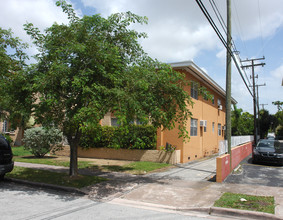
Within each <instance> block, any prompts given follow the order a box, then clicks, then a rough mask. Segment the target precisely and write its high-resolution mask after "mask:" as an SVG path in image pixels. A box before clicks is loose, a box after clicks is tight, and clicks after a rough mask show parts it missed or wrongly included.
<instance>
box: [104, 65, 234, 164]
mask: <svg viewBox="0 0 283 220" xmlns="http://www.w3.org/2000/svg"><path fill="white" fill-rule="evenodd" d="M171 66H172V68H173V69H174V70H176V71H179V72H181V73H184V74H185V76H186V80H188V81H191V82H192V83H191V85H190V86H187V87H186V88H185V90H186V91H187V92H188V93H189V94H190V95H191V97H192V100H193V102H194V105H193V107H191V106H189V108H190V111H191V112H192V118H191V119H190V120H189V121H188V123H187V131H188V133H189V136H190V139H189V140H187V141H184V139H183V138H179V134H178V132H179V131H178V129H177V127H178V126H177V125H176V128H175V129H172V130H170V131H169V130H163V131H162V130H161V129H159V130H158V132H157V149H160V148H161V147H166V146H173V147H175V148H176V150H180V152H181V157H180V162H181V163H186V162H189V161H192V160H196V159H199V158H202V157H206V156H209V155H212V154H215V153H218V151H219V150H218V143H219V141H221V140H224V133H225V97H226V94H225V91H224V89H222V88H221V87H220V86H219V85H218V84H217V83H216V82H215V81H214V80H212V79H211V78H210V77H209V76H208V75H207V74H206V73H205V72H204V71H203V70H202V69H200V68H199V67H198V66H197V65H196V64H194V63H193V62H192V61H186V62H179V63H171ZM199 86H200V87H205V89H206V90H207V91H208V92H209V94H210V95H211V96H212V99H208V98H207V97H205V96H204V97H203V96H201V95H199V92H198V87H199ZM232 103H233V104H236V101H235V100H234V99H233V98H232ZM135 124H138V122H135ZM101 125H102V126H103V125H108V126H117V120H116V118H115V117H114V115H113V114H111V113H108V114H106V115H105V117H104V119H103V120H102V121H101Z"/></svg>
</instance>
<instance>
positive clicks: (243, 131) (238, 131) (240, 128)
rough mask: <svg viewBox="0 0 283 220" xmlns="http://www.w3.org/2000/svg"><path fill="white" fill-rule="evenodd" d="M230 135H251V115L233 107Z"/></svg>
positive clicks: (252, 127)
mask: <svg viewBox="0 0 283 220" xmlns="http://www.w3.org/2000/svg"><path fill="white" fill-rule="evenodd" d="M231 116H232V117H231V124H232V135H234V136H239V135H251V134H253V129H254V125H253V120H254V119H253V115H252V114H250V113H248V112H243V110H242V109H241V108H240V109H238V108H237V106H236V105H234V110H233V111H232V114H231Z"/></svg>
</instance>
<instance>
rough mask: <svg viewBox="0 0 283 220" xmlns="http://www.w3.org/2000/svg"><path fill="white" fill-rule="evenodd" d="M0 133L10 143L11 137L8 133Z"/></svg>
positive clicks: (11, 141)
mask: <svg viewBox="0 0 283 220" xmlns="http://www.w3.org/2000/svg"><path fill="white" fill-rule="evenodd" d="M2 135H3V136H4V137H5V138H6V140H7V141H8V142H9V144H11V145H12V143H13V139H12V138H11V137H10V136H9V135H7V134H2Z"/></svg>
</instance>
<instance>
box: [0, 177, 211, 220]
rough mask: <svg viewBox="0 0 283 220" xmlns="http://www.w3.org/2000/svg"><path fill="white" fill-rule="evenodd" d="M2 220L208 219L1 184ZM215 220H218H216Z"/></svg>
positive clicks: (14, 184)
mask: <svg viewBox="0 0 283 220" xmlns="http://www.w3.org/2000/svg"><path fill="white" fill-rule="evenodd" d="M0 207H1V212H0V213H1V214H0V219H5V220H10V219H13V220H15V219H21V220H30V219H61V220H62V219H67V220H72V219H74V220H77V219H123V220H124V219H136V220H138V219H162V220H163V219H168V220H169V219H181V220H182V219H194V220H204V219H207V216H197V215H191V214H188V213H178V212H176V211H173V210H171V211H170V210H158V209H154V208H147V209H145V208H139V207H134V206H126V205H122V204H117V203H116V204H113V203H111V201H108V202H101V201H94V200H91V199H89V198H87V197H86V196H84V197H83V196H79V195H75V194H70V193H63V192H56V191H54V190H46V189H40V188H37V187H29V186H25V185H21V184H16V183H11V182H7V181H2V182H0ZM214 219H215V218H214Z"/></svg>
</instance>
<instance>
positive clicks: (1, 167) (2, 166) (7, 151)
mask: <svg viewBox="0 0 283 220" xmlns="http://www.w3.org/2000/svg"><path fill="white" fill-rule="evenodd" d="M12 158H13V153H12V149H11V146H10V144H9V142H8V141H7V140H6V138H5V137H3V136H2V135H0V180H1V179H3V178H4V176H5V174H6V173H9V172H11V171H12V170H13V168H14V162H13V161H12Z"/></svg>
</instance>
